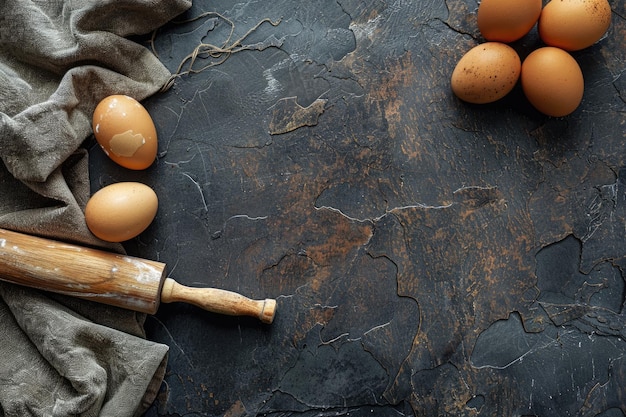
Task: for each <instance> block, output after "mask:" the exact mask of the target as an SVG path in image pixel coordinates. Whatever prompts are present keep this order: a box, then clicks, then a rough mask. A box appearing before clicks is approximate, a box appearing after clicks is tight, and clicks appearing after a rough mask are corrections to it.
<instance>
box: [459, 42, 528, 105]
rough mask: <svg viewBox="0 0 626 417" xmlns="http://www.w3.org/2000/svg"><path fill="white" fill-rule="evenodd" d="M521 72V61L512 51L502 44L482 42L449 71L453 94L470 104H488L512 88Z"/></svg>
mask: <svg viewBox="0 0 626 417" xmlns="http://www.w3.org/2000/svg"><path fill="white" fill-rule="evenodd" d="M520 69H521V61H520V58H519V55H518V54H517V52H515V50H514V49H513V48H511V47H510V46H508V45H506V44H504V43H501V42H485V43H483V44H480V45H477V46H475V47H473V48H472V49H470V50H469V51H468V52H467V53H466V54H465V55H463V57H462V58H461V59H460V60H459V62H458V63H457V65H456V67H455V68H454V71H453V72H452V78H451V86H452V91H453V92H454V94H455V95H456V96H457V97H458V98H460V99H461V100H463V101H467V102H469V103H476V104H483V103H490V102H493V101H496V100H499V99H501V98H502V97H504V96H505V95H507V94H508V93H509V92H510V91H511V90H512V89H513V87H515V84H516V83H517V80H518V79H519V75H520Z"/></svg>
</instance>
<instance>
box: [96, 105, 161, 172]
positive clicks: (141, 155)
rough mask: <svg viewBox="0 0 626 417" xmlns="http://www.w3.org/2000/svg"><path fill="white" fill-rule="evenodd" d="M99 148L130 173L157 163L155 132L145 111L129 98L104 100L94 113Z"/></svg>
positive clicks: (152, 123)
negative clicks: (129, 170)
mask: <svg viewBox="0 0 626 417" xmlns="http://www.w3.org/2000/svg"><path fill="white" fill-rule="evenodd" d="M92 128H93V133H94V136H95V137H96V140H97V141H98V144H99V145H100V147H101V148H102V150H103V151H104V153H106V154H107V155H108V157H109V158H111V159H112V160H113V161H114V162H116V163H117V164H119V165H121V166H123V167H125V168H128V169H133V170H142V169H146V168H148V167H149V166H150V165H152V163H153V162H154V160H155V159H156V154H157V148H158V142H157V133H156V128H155V127H154V122H153V121H152V118H151V117H150V114H149V113H148V111H147V110H146V109H145V108H144V107H143V106H142V105H141V103H139V102H138V101H137V100H135V99H134V98H132V97H129V96H125V95H112V96H108V97H106V98H104V99H103V100H102V101H101V102H100V103H98V105H97V106H96V109H95V110H94V113H93V121H92Z"/></svg>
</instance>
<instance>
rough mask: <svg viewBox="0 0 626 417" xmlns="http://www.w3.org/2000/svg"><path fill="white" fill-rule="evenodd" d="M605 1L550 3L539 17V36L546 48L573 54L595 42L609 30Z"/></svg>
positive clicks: (554, 0) (589, 0) (609, 15)
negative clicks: (556, 48)
mask: <svg viewBox="0 0 626 417" xmlns="http://www.w3.org/2000/svg"><path fill="white" fill-rule="evenodd" d="M610 24H611V6H610V5H609V2H608V1H607V0H552V1H551V2H550V3H548V4H547V5H546V6H545V7H544V8H543V11H542V12H541V16H540V17H539V24H538V30H539V36H540V37H541V39H542V40H543V41H544V42H545V43H546V44H547V45H550V46H556V47H559V48H562V49H565V50H567V51H577V50H580V49H583V48H586V47H588V46H591V45H593V44H594V43H596V42H597V41H598V40H600V38H602V36H604V34H605V33H606V31H607V30H608V29H609V26H610Z"/></svg>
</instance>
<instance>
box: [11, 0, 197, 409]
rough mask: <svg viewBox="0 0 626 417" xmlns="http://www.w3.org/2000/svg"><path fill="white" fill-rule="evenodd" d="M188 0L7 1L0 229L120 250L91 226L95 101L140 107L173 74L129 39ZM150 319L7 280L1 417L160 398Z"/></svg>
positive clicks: (140, 404)
mask: <svg viewBox="0 0 626 417" xmlns="http://www.w3.org/2000/svg"><path fill="white" fill-rule="evenodd" d="M190 6H191V0H65V1H61V0H55V1H50V0H0V158H2V161H3V162H4V163H3V164H0V227H2V228H7V229H11V230H15V231H20V232H24V233H30V234H34V235H40V236H46V237H50V238H54V239H58V240H65V241H68V242H73V243H79V244H85V245H90V246H98V247H103V248H106V249H109V250H113V251H123V248H122V246H121V245H117V244H116V245H111V244H105V243H104V242H102V241H99V240H97V239H96V238H95V237H94V236H93V235H92V234H91V233H90V232H89V230H88V229H87V227H86V225H85V221H84V215H83V209H84V206H85V204H86V201H87V199H88V198H89V195H90V190H89V178H88V162H87V152H86V151H85V150H84V149H82V148H81V145H82V143H83V142H84V140H85V139H86V138H87V137H88V136H89V135H90V134H91V115H92V112H93V110H94V108H95V106H96V104H97V103H98V102H99V101H100V100H101V99H102V98H104V97H105V96H107V95H110V94H127V95H130V96H132V97H135V98H136V99H138V100H142V99H144V98H146V97H148V96H150V95H152V94H154V93H155V92H157V91H158V90H159V89H160V88H161V86H162V85H163V84H164V83H165V82H166V81H167V79H168V78H169V76H170V73H169V71H168V70H167V69H166V68H165V67H164V66H163V65H162V64H161V63H160V62H159V60H158V59H157V58H156V57H155V56H154V55H153V54H152V53H151V52H150V51H149V50H148V49H147V48H146V47H145V46H142V45H140V44H138V43H136V42H133V41H132V40H131V39H130V38H131V37H132V35H140V34H147V33H150V32H151V31H152V30H154V29H156V28H158V27H160V26H162V25H163V24H165V23H166V22H168V21H169V20H171V19H172V18H174V17H175V16H177V15H179V14H180V13H182V12H184V11H185V10H186V9H188V8H189V7H190ZM144 319H145V316H144V315H142V314H138V313H134V312H130V311H126V310H123V309H118V308H114V307H107V306H102V305H98V304H96V303H91V302H88V301H82V300H77V299H71V298H69V297H63V296H57V295H53V294H49V293H46V292H43V291H38V290H32V289H26V288H23V287H19V286H15V285H11V284H6V283H1V284H0V416H20V417H24V416H63V417H66V416H116V417H120V416H133V415H141V414H142V413H143V412H144V411H145V410H146V409H147V407H148V406H149V404H150V403H151V402H152V401H153V399H154V398H155V395H156V393H157V391H158V388H159V386H160V383H161V380H162V378H163V374H164V369H165V365H166V361H167V352H168V348H167V346H165V345H161V344H158V343H154V342H151V341H148V340H146V338H145V334H144V330H143V320H144Z"/></svg>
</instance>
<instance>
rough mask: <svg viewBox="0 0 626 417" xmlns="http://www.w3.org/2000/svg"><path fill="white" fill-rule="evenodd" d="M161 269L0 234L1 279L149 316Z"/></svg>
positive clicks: (162, 266) (158, 291)
mask: <svg viewBox="0 0 626 417" xmlns="http://www.w3.org/2000/svg"><path fill="white" fill-rule="evenodd" d="M165 271H166V267H165V264H164V263H161V262H156V261H151V260H146V259H140V258H135V257H131V256H125V255H119V254H114V253H110V252H105V251H101V250H97V249H91V248H86V247H82V246H78V245H71V244H66V243H62V242H57V241H54V240H49V239H44V238H39V237H35V236H30V235H25V234H21V233H16V232H11V231H8V230H3V229H0V279H2V280H4V281H8V282H12V283H15V284H19V285H24V286H28V287H32V288H37V289H42V290H46V291H52V292H56V293H59V294H65V295H70V296H73V297H79V298H84V299H89V300H93V301H96V302H99V303H104V304H108V305H113V306H117V307H122V308H126V309H130V310H135V311H139V312H143V313H148V314H154V313H156V311H157V309H158V308H159V302H160V298H161V287H162V285H163V281H164V279H165Z"/></svg>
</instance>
